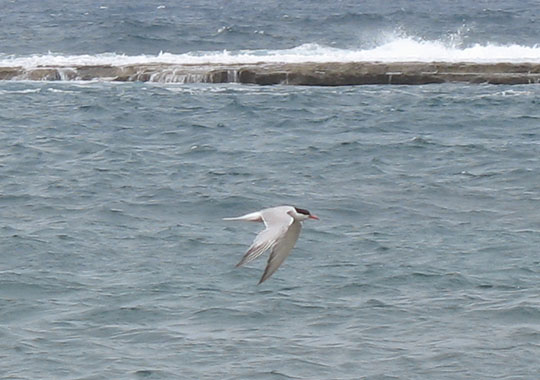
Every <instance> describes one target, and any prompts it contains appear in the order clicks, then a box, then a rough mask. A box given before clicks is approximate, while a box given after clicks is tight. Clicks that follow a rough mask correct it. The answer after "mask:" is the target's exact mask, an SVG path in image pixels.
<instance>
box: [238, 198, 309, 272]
mask: <svg viewBox="0 0 540 380" xmlns="http://www.w3.org/2000/svg"><path fill="white" fill-rule="evenodd" d="M260 218H261V219H262V221H263V222H264V225H265V226H266V229H265V230H263V231H261V232H259V234H258V235H257V236H256V237H255V240H254V241H253V244H251V247H249V249H248V250H247V252H246V253H245V254H244V257H242V260H240V262H239V263H238V264H236V266H237V267H239V266H241V265H244V264H246V263H249V262H250V261H252V260H254V259H256V258H257V257H259V256H260V255H262V254H263V253H264V252H265V251H267V250H268V249H272V250H273V249H274V246H275V245H276V244H278V243H279V242H280V241H281V240H283V238H284V237H285V236H286V234H287V231H288V230H289V228H290V226H291V225H292V224H293V222H294V219H293V217H292V216H290V215H289V214H287V213H286V212H284V211H283V210H279V209H277V208H275V209H266V210H263V211H261V212H260ZM244 220H246V219H244ZM296 238H298V236H297V237H296ZM295 241H296V240H295ZM293 245H294V244H293Z"/></svg>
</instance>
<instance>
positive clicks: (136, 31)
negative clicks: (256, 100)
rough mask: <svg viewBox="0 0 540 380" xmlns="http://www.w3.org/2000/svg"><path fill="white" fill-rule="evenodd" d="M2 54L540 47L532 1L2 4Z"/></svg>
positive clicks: (538, 8)
mask: <svg viewBox="0 0 540 380" xmlns="http://www.w3.org/2000/svg"><path fill="white" fill-rule="evenodd" d="M2 4H3V5H2V6H3V9H4V12H3V15H2V16H0V17H1V18H0V20H1V22H2V28H1V29H0V41H2V45H1V47H0V53H3V54H16V55H28V54H45V53H47V52H49V51H51V52H55V53H63V54H97V53H104V52H115V53H119V54H122V53H123V54H127V55H138V54H143V53H144V54H157V53H159V52H160V51H167V52H171V53H185V52H190V51H214V50H223V49H227V50H239V49H251V50H255V49H287V48H291V47H295V46H299V45H302V44H306V43H317V44H319V45H325V46H335V47H339V48H349V49H351V48H371V47H373V46H375V45H378V44H379V43H380V42H381V40H385V39H386V38H387V34H406V35H410V36H414V37H417V38H421V39H424V40H443V41H447V42H453V43H456V44H457V45H458V46H460V47H467V46H471V45H473V44H478V43H479V44H485V43H496V44H503V45H505V44H520V45H525V46H534V45H537V44H538V43H539V41H538V29H539V27H540V26H539V23H540V19H539V14H540V4H539V3H538V1H537V0H520V1H506V0H495V1H493V0H491V1H487V0H483V1H475V2H471V1H468V0H460V1H452V2H450V3H447V2H433V1H426V0H421V1H391V2H389V1H378V0H369V1H361V2H358V1H353V0H344V1H337V2H324V1H304V2H297V1H296V2H291V1H285V0H270V1H257V2H246V1H244V0H233V1H228V0H227V1H225V0H218V1H207V0H202V1H185V2H166V1H163V2H159V1H148V2H142V1H129V0H117V1H104V2H95V1H91V0H83V1H77V2H76V4H74V3H73V2H66V1H59V0H46V1H39V2H36V1H28V0H26V1H24V0H23V1H3V2H2Z"/></svg>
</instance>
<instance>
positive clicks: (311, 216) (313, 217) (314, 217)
mask: <svg viewBox="0 0 540 380" xmlns="http://www.w3.org/2000/svg"><path fill="white" fill-rule="evenodd" d="M309 219H316V220H319V217H318V216H317V215H313V214H311V215H310V216H309Z"/></svg>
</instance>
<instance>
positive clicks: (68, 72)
mask: <svg viewBox="0 0 540 380" xmlns="http://www.w3.org/2000/svg"><path fill="white" fill-rule="evenodd" d="M0 80H36V81H53V80H65V81H69V80H78V81H89V80H102V81H126V82H128V81H142V82H147V81H149V82H162V83H245V84H259V85H272V84H289V85H305V86H347V85H365V84H406V85H418V84H429V83H449V82H465V83H490V84H529V83H540V64H538V63H448V62H429V63H424V62H405V63H398V62H392V63H381V62H351V63H335V62H332V63H281V64H279V63H258V64H234V65H226V64H223V65H220V64H208V65H177V64H165V63H155V64H136V65H123V66H109V65H96V66H75V67H67V66H38V67H33V68H24V67H0Z"/></svg>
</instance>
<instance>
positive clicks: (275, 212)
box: [224, 206, 319, 284]
mask: <svg viewBox="0 0 540 380" xmlns="http://www.w3.org/2000/svg"><path fill="white" fill-rule="evenodd" d="M306 219H319V218H317V217H316V216H315V215H312V214H311V213H310V212H309V211H307V210H304V209H299V208H296V207H293V206H279V207H272V208H267V209H264V210H261V211H257V212H252V213H250V214H246V215H242V216H239V217H237V218H224V220H242V221H248V222H263V223H264V225H265V226H266V229H265V230H263V231H261V232H260V233H259V234H258V235H257V237H256V238H255V240H254V241H253V244H252V245H251V247H249V249H248V251H247V252H246V253H245V255H244V257H242V260H240V262H239V263H238V264H237V265H236V266H237V267H238V266H241V265H244V264H246V263H249V262H250V261H252V260H254V259H256V258H257V257H259V256H260V255H262V254H263V253H264V252H265V251H267V250H268V249H271V250H272V253H271V254H270V257H269V258H268V263H267V265H266V269H265V270H264V273H263V275H262V277H261V280H260V281H259V284H260V283H262V282H263V281H265V280H266V279H268V278H269V277H270V276H271V275H272V274H274V272H275V271H276V270H277V269H278V268H279V266H280V265H281V264H282V263H283V261H285V259H286V258H287V256H289V254H290V253H291V250H292V249H293V247H294V245H295V243H296V241H297V240H298V236H300V231H301V229H302V221H304V220H306Z"/></svg>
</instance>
